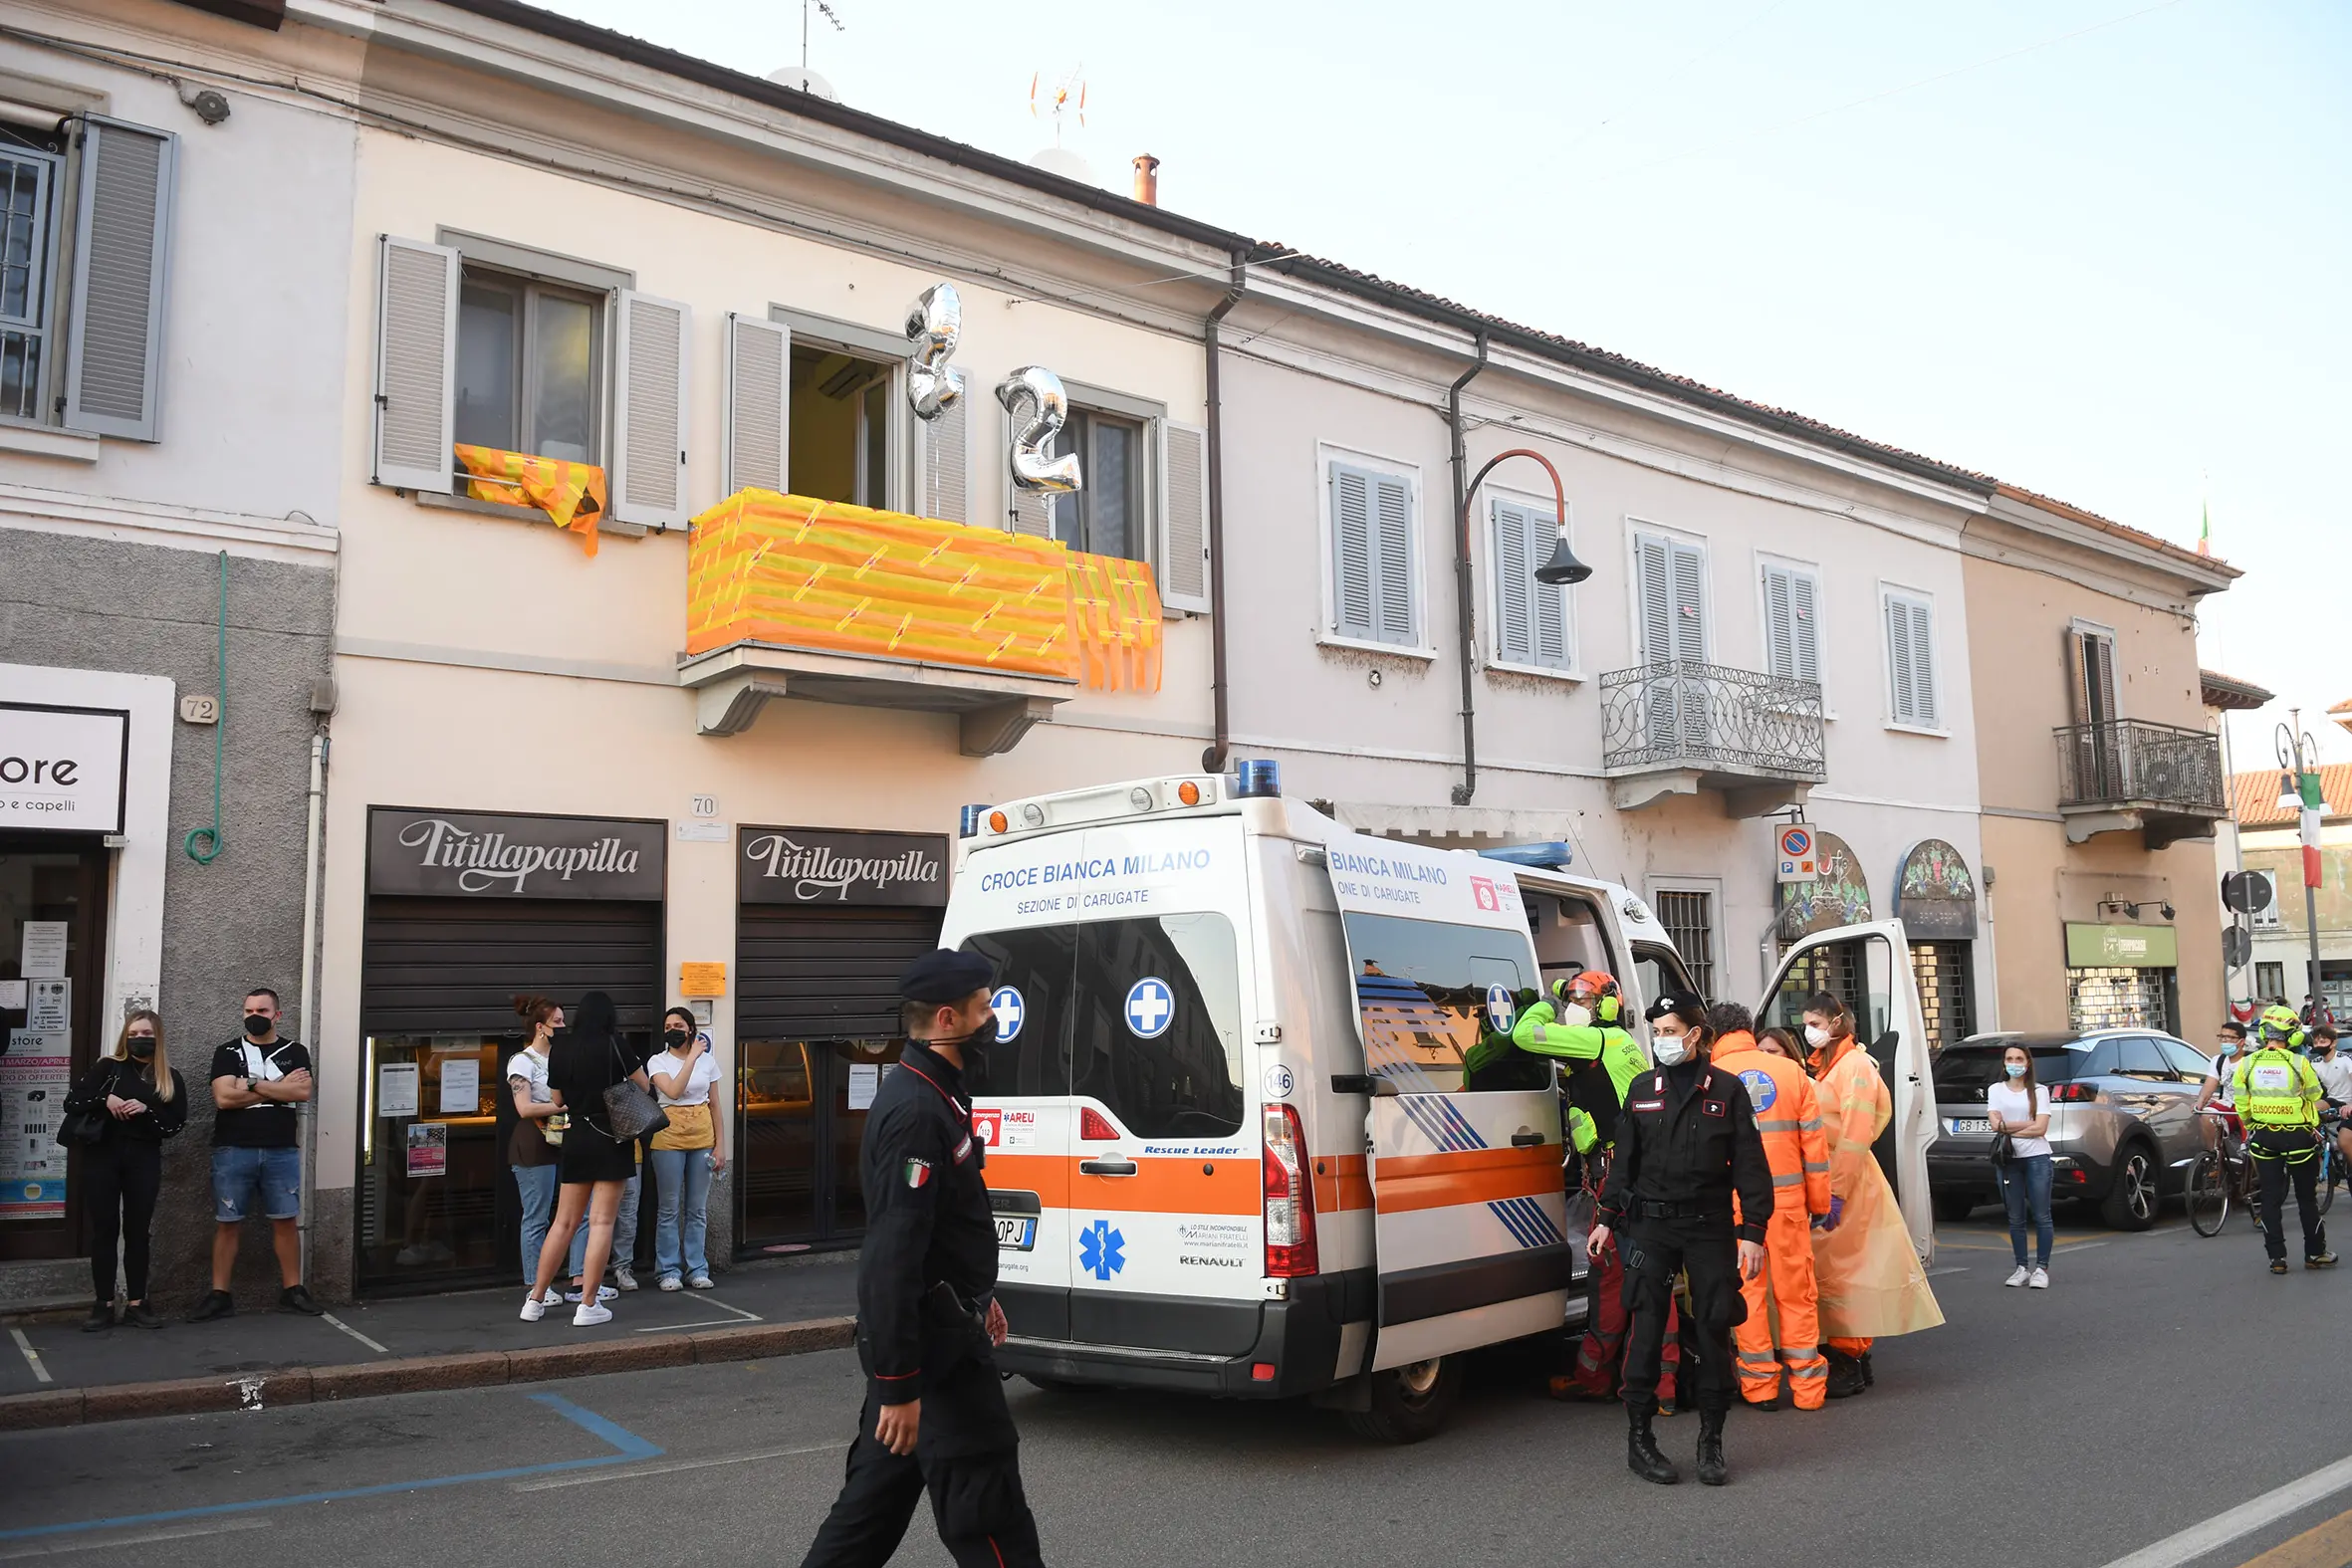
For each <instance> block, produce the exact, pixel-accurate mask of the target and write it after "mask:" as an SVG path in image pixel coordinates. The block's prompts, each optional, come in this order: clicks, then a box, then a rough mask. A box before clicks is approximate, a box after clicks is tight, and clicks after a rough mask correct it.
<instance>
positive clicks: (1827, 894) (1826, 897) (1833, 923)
mask: <svg viewBox="0 0 2352 1568" xmlns="http://www.w3.org/2000/svg"><path fill="white" fill-rule="evenodd" d="M1812 832H1813V855H1814V858H1815V860H1816V861H1817V862H1818V871H1817V874H1816V875H1815V876H1814V877H1813V879H1812V880H1811V881H1807V882H1783V883H1781V884H1780V923H1779V932H1780V940H1781V941H1783V942H1794V941H1797V940H1798V939H1799V938H1802V937H1809V936H1811V935H1812V934H1813V933H1814V932H1816V931H1831V930H1835V929H1836V928H1837V927H1839V926H1855V925H1860V924H1861V923H1862V922H1863V921H1866V920H1868V919H1869V918H1870V882H1869V879H1868V878H1866V877H1864V876H1863V875H1862V863H1861V862H1860V861H1859V860H1857V859H1855V858H1854V852H1853V850H1851V849H1849V848H1847V847H1846V841H1845V840H1844V839H1842V838H1840V837H1838V836H1837V835H1836V834H1835V833H1825V832H1823V831H1821V830H1820V829H1819V828H1817V827H1816V828H1814V829H1813V830H1812Z"/></svg>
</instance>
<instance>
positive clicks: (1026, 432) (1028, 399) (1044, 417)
mask: <svg viewBox="0 0 2352 1568" xmlns="http://www.w3.org/2000/svg"><path fill="white" fill-rule="evenodd" d="M997 401H998V402H1000V403H1002V404H1004V405H1005V412H1006V413H1008V414H1010V415H1012V426H1013V454H1012V455H1013V486H1014V488H1015V489H1017V490H1026V491H1029V492H1030V493H1032V494H1035V495H1049V496H1058V495H1067V494H1069V493H1070V492H1072V491H1075V490H1080V489H1083V488H1084V486H1085V481H1084V479H1083V478H1082V477H1081V476H1080V475H1079V473H1078V455H1077V454H1076V453H1075V452H1064V453H1063V454H1062V455H1061V456H1059V457H1056V456H1054V455H1053V454H1052V452H1051V451H1050V450H1049V448H1051V447H1052V445H1053V443H1054V437H1055V436H1057V435H1058V434H1059V433H1060V431H1061V427H1062V426H1063V425H1064V424H1066V423H1067V422H1068V421H1069V394H1068V393H1066V392H1064V391H1063V390H1062V389H1061V377H1060V376H1058V375H1056V374H1055V373H1054V372H1053V371H1051V370H1049V369H1047V368H1046V367H1045V366H1044V365H1042V364H1027V365H1023V366H1022V367H1021V368H1020V369H1018V370H1016V371H1014V372H1013V373H1012V374H1011V375H1008V376H1006V377H1005V378H1004V379H1003V380H1002V381H999V382H998V383H997ZM1025 405H1026V411H1027V415H1028V417H1026V418H1024V417H1023V413H1024V406H1025Z"/></svg>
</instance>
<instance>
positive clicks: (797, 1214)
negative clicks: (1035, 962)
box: [735, 904, 940, 1251]
mask: <svg viewBox="0 0 2352 1568" xmlns="http://www.w3.org/2000/svg"><path fill="white" fill-rule="evenodd" d="M939 918H940V912H939V911H938V910H936V909H906V908H893V909H857V908H846V909H844V908H837V907H836V908H832V909H827V910H823V911H820V910H817V909H812V908H804V907H798V906H792V905H783V906H770V905H759V904H747V905H745V906H743V909H742V912H741V916H740V923H739V926H738V929H737V935H736V944H737V954H736V976H737V980H736V993H735V998H736V1000H735V1038H736V1048H735V1058H736V1063H737V1068H736V1070H737V1074H738V1077H739V1080H740V1082H739V1085H738V1093H737V1096H736V1100H737V1105H738V1113H737V1114H738V1116H739V1118H740V1123H739V1128H738V1136H737V1139H736V1145H735V1146H736V1148H737V1149H738V1150H740V1151H741V1153H740V1156H739V1160H738V1163H739V1166H740V1168H741V1171H742V1176H741V1179H740V1180H739V1181H738V1182H737V1183H736V1186H735V1191H736V1195H737V1196H736V1205H737V1212H736V1232H735V1233H736V1235H737V1236H738V1237H740V1244H741V1246H742V1247H743V1248H744V1249H745V1250H748V1251H758V1250H761V1249H763V1248H773V1249H776V1250H798V1249H799V1248H801V1247H805V1246H810V1245H822V1244H828V1243H832V1242H838V1241H846V1240H851V1239H854V1238H855V1237H856V1236H857V1235H859V1234H860V1233H862V1232H863V1231H864V1229H865V1196H864V1193H863V1191H862V1189H861V1188H860V1187H859V1185H858V1180H857V1149H858V1143H859V1141H860V1139H861V1138H862V1137H863V1136H864V1133H865V1117H866V1108H867V1107H868V1106H870V1105H871V1104H872V1103H873V1097H874V1092H875V1090H876V1089H877V1088H879V1087H880V1084H881V1080H882V1075H883V1074H884V1073H886V1072H887V1071H889V1070H890V1067H891V1064H892V1063H894V1062H896V1061H897V1059H898V1048H899V1038H898V977H899V976H900V975H901V974H902V973H904V971H905V969H906V966H907V965H908V964H909V963H911V962H912V961H913V960H914V959H915V958H916V957H917V956H918V955H920V954H923V953H927V952H929V951H930V950H931V949H933V948H935V947H937V946H938V945H939Z"/></svg>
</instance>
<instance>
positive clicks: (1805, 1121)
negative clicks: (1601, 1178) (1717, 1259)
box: [1714, 1029, 1829, 1410]
mask: <svg viewBox="0 0 2352 1568" xmlns="http://www.w3.org/2000/svg"><path fill="white" fill-rule="evenodd" d="M1714 1061H1715V1065H1717V1066H1718V1067H1721V1068H1723V1069H1724V1070H1725V1071H1727V1072H1736V1073H1738V1074H1739V1075H1740V1081H1741V1082H1742V1083H1744V1084H1746V1085H1747V1086H1748V1102H1749V1104H1751V1105H1753V1106H1754V1107H1755V1108H1756V1130H1757V1131H1758V1132H1760V1133H1762V1134H1763V1135H1764V1158H1765V1159H1766V1160H1767V1161H1769V1162H1770V1164H1771V1167H1772V1218H1771V1223H1770V1225H1769V1227H1768V1228H1767V1229H1766V1230H1765V1232H1764V1267H1763V1268H1761V1269H1759V1270H1758V1271H1757V1275H1756V1277H1755V1278H1754V1279H1748V1280H1743V1281H1742V1282H1741V1285H1740V1293H1741V1295H1743V1296H1745V1297H1746V1298H1747V1300H1748V1316H1747V1317H1746V1318H1745V1319H1744V1320H1742V1321H1741V1322H1740V1324H1739V1325H1738V1326H1737V1327H1735V1328H1734V1329H1733V1330H1732V1337H1733V1340H1734V1342H1735V1343H1736V1344H1737V1345H1738V1347H1739V1364H1740V1395H1741V1397H1742V1398H1743V1399H1745V1400H1747V1401H1748V1403H1749V1404H1751V1405H1765V1404H1769V1403H1770V1402H1771V1401H1772V1400H1773V1399H1775V1398H1777V1397H1778V1395H1779V1392H1780V1370H1781V1368H1782V1367H1783V1366H1785V1367H1786V1368H1787V1370H1788V1392H1789V1394H1790V1395H1791V1396H1792V1397H1793V1398H1794V1400H1795V1402H1796V1408H1797V1409H1798V1410H1819V1409H1820V1408H1821V1406H1822V1403H1823V1402H1824V1401H1825V1400H1826V1399H1827V1398H1828V1389H1829V1363H1828V1361H1827V1360H1826V1359H1824V1358H1823V1356H1822V1355H1821V1324H1820V1319H1819V1317H1818V1316H1817V1315H1816V1312H1815V1302H1816V1299H1817V1290H1816V1287H1815V1285H1814V1282H1813V1241H1812V1237H1811V1235H1810V1234H1809V1233H1808V1232H1810V1231H1811V1229H1812V1221H1813V1216H1815V1215H1825V1214H1827V1213H1829V1140H1828V1137H1827V1135H1826V1133H1825V1132H1824V1130H1823V1128H1822V1125H1821V1107H1820V1103H1819V1101H1818V1100H1817V1099H1816V1098H1815V1096H1814V1093H1813V1080H1812V1079H1810V1078H1808V1077H1806V1076H1805V1071H1804V1069H1803V1068H1802V1067H1799V1066H1798V1065H1797V1064H1796V1063H1795V1062H1793V1061H1790V1060H1789V1059H1788V1058H1787V1057H1785V1056H1774V1055H1772V1054H1770V1053H1769V1052H1767V1051H1762V1050H1758V1049H1757V1048H1756V1036H1755V1035H1753V1034H1750V1033H1749V1032H1748V1031H1747V1030H1745V1029H1739V1030H1735V1031H1734V1032H1732V1033H1729V1034H1726V1035H1725V1036H1724V1037H1723V1039H1722V1040H1721V1041H1719V1042H1718V1043H1717V1045H1716V1047H1715V1055H1714ZM1737 1207H1738V1201H1737V1200H1736V1199H1735V1200H1734V1209H1735V1213H1736V1212H1737ZM1775 1310H1776V1312H1777V1320H1776V1321H1775V1317H1774V1313H1775Z"/></svg>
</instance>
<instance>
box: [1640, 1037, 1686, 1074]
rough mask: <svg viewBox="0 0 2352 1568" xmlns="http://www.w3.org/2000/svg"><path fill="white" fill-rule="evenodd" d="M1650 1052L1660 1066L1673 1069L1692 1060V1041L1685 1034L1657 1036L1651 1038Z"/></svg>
mask: <svg viewBox="0 0 2352 1568" xmlns="http://www.w3.org/2000/svg"><path fill="white" fill-rule="evenodd" d="M1650 1050H1651V1053H1652V1054H1653V1055H1655V1056H1656V1057H1657V1058H1658V1062H1659V1065H1661V1066H1665V1067H1672V1066H1674V1065H1676V1064H1677V1063H1680V1062H1685V1061H1688V1060H1690V1056H1691V1041H1690V1037H1689V1036H1688V1035H1685V1034H1656V1033H1653V1034H1652V1035H1651V1036H1650Z"/></svg>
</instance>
